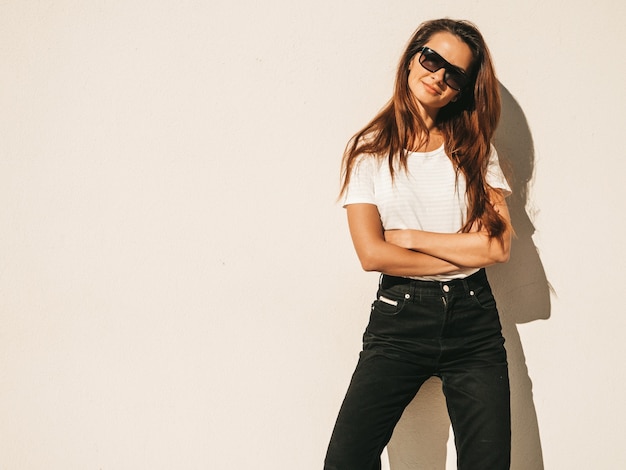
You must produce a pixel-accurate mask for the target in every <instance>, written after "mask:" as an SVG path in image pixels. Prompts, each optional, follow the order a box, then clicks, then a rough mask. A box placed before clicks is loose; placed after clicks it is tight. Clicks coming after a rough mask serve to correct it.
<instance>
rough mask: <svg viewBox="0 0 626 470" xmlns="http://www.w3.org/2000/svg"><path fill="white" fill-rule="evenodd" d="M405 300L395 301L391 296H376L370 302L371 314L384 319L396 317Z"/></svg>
mask: <svg viewBox="0 0 626 470" xmlns="http://www.w3.org/2000/svg"><path fill="white" fill-rule="evenodd" d="M404 303H405V299H396V298H394V297H392V296H385V295H382V294H379V295H378V298H377V299H376V300H374V302H372V313H378V314H380V315H384V316H386V317H393V316H395V315H398V314H399V313H400V312H401V311H402V309H403V308H404Z"/></svg>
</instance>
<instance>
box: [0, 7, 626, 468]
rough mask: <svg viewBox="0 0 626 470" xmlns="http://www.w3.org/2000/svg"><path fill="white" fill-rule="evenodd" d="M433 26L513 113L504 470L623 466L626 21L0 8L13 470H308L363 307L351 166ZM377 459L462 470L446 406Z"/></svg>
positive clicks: (5, 427) (1, 214) (506, 124)
mask: <svg viewBox="0 0 626 470" xmlns="http://www.w3.org/2000/svg"><path fill="white" fill-rule="evenodd" d="M441 16H450V17H455V18H466V19H469V20H471V21H474V22H475V23H476V24H477V25H478V26H479V27H480V29H481V30H482V32H483V34H484V35H485V37H486V39H487V41H488V43H489V45H490V47H491V50H492V54H493V56H494V60H495V63H496V67H497V71H498V74H499V77H500V81H501V85H502V93H503V97H504V109H503V119H502V124H501V127H500V129H499V132H498V136H497V142H496V145H497V147H498V149H499V151H500V152H501V153H502V154H503V155H505V157H506V160H507V161H508V163H509V165H510V166H511V168H513V170H514V172H515V180H514V196H513V197H512V198H511V200H510V203H511V207H512V212H513V217H514V223H515V226H516V229H517V232H518V238H517V240H516V242H515V245H514V251H513V256H512V260H511V262H510V263H509V264H508V265H506V266H498V267H496V268H493V269H490V271H489V275H490V277H491V279H492V281H493V284H494V289H495V290H496V295H497V298H498V302H499V304H500V307H501V310H502V319H503V324H504V329H505V333H506V338H507V348H508V351H509V356H510V359H511V380H512V383H513V386H514V390H513V418H514V446H515V447H514V450H513V452H514V455H513V467H512V468H514V469H517V470H539V469H543V468H548V469H551V470H553V469H554V470H556V469H568V470H569V469H589V468H611V469H612V468H624V467H625V466H626V449H625V448H624V446H623V444H622V443H623V440H624V438H625V437H626V433H625V431H624V429H623V428H622V426H621V423H623V422H624V421H626V409H625V407H624V404H623V403H624V400H623V395H624V385H625V384H626V369H625V368H624V367H623V364H622V363H623V360H622V358H623V357H624V356H625V355H626V344H625V343H624V341H623V340H622V333H623V330H624V327H625V326H626V320H625V318H626V317H625V316H624V312H623V310H624V309H623V308H622V307H621V306H620V304H619V303H618V304H616V303H615V302H614V299H615V298H616V297H619V296H621V293H622V288H621V284H622V282H625V281H626V262H625V261H626V260H625V256H624V251H623V248H622V247H623V243H622V240H621V238H622V234H623V232H624V230H623V229H624V215H623V214H624V213H626V207H625V202H624V196H625V195H626V193H625V190H624V185H623V184H622V183H621V179H622V175H621V170H623V163H622V161H623V158H624V152H623V150H622V149H621V145H619V143H620V142H621V140H622V136H623V133H624V127H625V126H624V124H625V119H624V116H623V112H622V110H623V109H624V107H625V106H626V92H625V91H624V86H623V83H624V78H626V77H625V75H626V59H624V55H623V54H622V53H621V52H620V51H621V44H622V43H623V42H624V39H626V35H625V33H624V32H623V28H622V27H621V25H622V24H623V23H624V21H625V20H626V7H625V6H624V5H622V4H619V5H617V3H616V2H613V1H608V0H599V1H596V2H594V3H593V4H589V3H588V2H582V1H581V0H572V1H569V2H557V1H553V2H537V1H528V2H520V3H518V4H516V5H510V4H508V3H506V2H498V1H493V0H485V1H477V0H474V1H468V0H463V1H461V0H458V1H448V2H437V3H436V4H433V5H427V4H426V3H425V2H415V1H404V0H397V1H390V2H379V1H370V0H367V1H358V2H357V1H354V0H350V1H345V2H336V1H332V2H331V1H329V0H320V1H318V2H293V1H287V0H275V1H272V2H252V1H238V2H237V1H235V2H231V1H229V2H225V1H220V0H214V1H211V2H199V1H192V0H178V1H170V0H161V1H156V2H154V1H153V2H148V1H146V0H107V1H102V2H80V1H77V0H57V1H54V2H42V1H35V0H23V1H19V2H18V1H2V2H0V108H1V109H2V113H0V371H1V373H0V416H1V419H0V442H1V443H2V452H0V468H1V469H2V470H35V469H46V470H49V469H55V470H56V469H63V470H71V469H77V470H78V469H81V470H82V469H111V470H117V469H142V468H150V469H171V468H181V469H221V470H231V469H232V470H241V469H249V468H250V469H251V468H254V469H286V470H292V469H302V470H308V469H311V470H313V469H318V468H321V461H322V459H323V455H324V452H325V447H326V444H327V440H328V438H329V435H330V431H331V428H332V425H333V422H334V419H335V415H336V412H337V409H338V406H339V404H340V401H341V399H342V397H343V393H344V392H345V388H346V386H347V383H348V380H349V376H350V373H351V371H352V369H353V367H354V364H355V361H356V358H357V353H358V349H359V342H360V336H361V332H362V329H363V327H364V326H365V323H366V321H367V315H368V312H369V303H370V301H371V297H372V295H373V290H374V289H375V284H376V276H375V275H373V274H371V273H363V272H361V271H360V269H359V266H358V263H357V260H356V257H355V255H354V254H353V251H352V247H351V243H350V240H349V237H348V234H347V228H346V224H345V220H344V217H345V216H344V214H343V210H342V209H341V208H340V207H339V205H337V204H336V202H335V198H336V195H337V189H338V167H339V160H340V156H341V152H342V150H343V146H344V145H345V142H346V141H347V139H348V138H349V137H350V135H351V134H352V133H353V132H354V131H356V130H357V129H358V128H359V127H361V126H362V125H363V124H364V123H365V122H366V121H367V120H368V119H369V118H370V117H371V116H372V115H373V113H375V112H376V110H378V109H379V108H380V107H381V106H382V105H383V104H384V103H385V101H386V100H387V99H388V98H389V96H390V93H391V86H392V81H393V75H394V68H395V64H396V61H397V60H398V58H399V55H400V53H401V51H402V50H403V47H404V44H405V41H406V40H407V39H408V37H409V35H410V34H411V33H412V31H413V30H414V29H415V27H416V26H417V24H418V23H419V22H421V21H422V20H425V19H429V18H434V17H441ZM596 294H598V295H596ZM599 294H602V295H599ZM388 454H389V459H390V461H391V468H392V469H393V470H404V469H407V470H408V469H416V468H422V467H420V465H426V466H427V468H437V469H446V468H448V469H451V468H454V450H453V446H452V444H451V440H450V432H449V425H448V422H447V417H446V415H445V409H444V403H443V401H442V399H441V394H440V391H439V386H438V384H437V382H436V381H432V382H430V383H429V384H428V385H427V387H426V388H425V389H424V390H423V391H422V392H421V393H420V394H419V395H418V397H417V398H416V400H415V401H414V402H413V403H412V404H411V406H410V407H409V408H408V409H407V412H406V413H405V416H404V418H403V420H402V421H401V423H400V425H399V426H398V428H397V430H396V433H395V435H394V438H393V441H392V443H391V444H390V446H389V449H388ZM387 468H388V466H387Z"/></svg>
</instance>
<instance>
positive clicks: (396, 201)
mask: <svg viewBox="0 0 626 470" xmlns="http://www.w3.org/2000/svg"><path fill="white" fill-rule="evenodd" d="M395 170H396V171H395V175H394V176H395V180H394V181H393V183H392V180H391V173H390V171H389V164H388V161H387V159H386V158H385V159H379V158H376V157H374V156H371V155H363V156H361V157H359V159H358V161H357V162H356V165H355V167H354V169H353V171H352V174H351V176H350V184H349V185H348V188H347V191H346V195H345V198H344V207H345V206H347V205H349V204H358V203H365V204H374V205H376V206H377V207H378V212H379V213H380V218H381V221H382V224H383V228H384V229H385V230H392V229H414V230H424V231H428V232H439V233H456V232H458V231H459V230H461V228H462V227H463V225H464V224H465V221H466V220H467V200H466V196H465V187H466V184H465V178H464V176H463V175H462V174H461V173H460V174H459V176H458V184H457V178H456V172H455V170H454V166H453V164H452V161H451V160H450V158H449V157H448V156H447V155H446V153H445V151H444V148H443V145H442V146H441V147H440V148H438V149H437V150H433V151H431V152H409V155H408V159H407V171H405V170H404V169H403V168H402V167H401V166H400V164H399V163H398V164H397V165H396V167H395ZM486 182H487V184H489V185H490V186H491V187H493V188H498V189H502V190H503V192H504V194H505V195H506V196H508V195H509V194H511V188H510V187H509V185H508V183H507V181H506V179H505V177H504V174H503V173H502V169H501V168H500V163H499V161H498V154H497V152H496V149H495V148H494V147H493V146H492V147H491V156H490V158H489V164H488V167H487V174H486ZM476 271H478V269H475V268H469V269H464V270H462V271H458V272H454V273H449V274H445V275H435V276H425V277H416V278H415V279H427V280H438V281H443V280H450V279H455V278H462V277H465V276H468V275H470V274H473V273H475V272H476Z"/></svg>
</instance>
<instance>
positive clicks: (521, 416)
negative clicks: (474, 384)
mask: <svg viewBox="0 0 626 470" xmlns="http://www.w3.org/2000/svg"><path fill="white" fill-rule="evenodd" d="M500 92H501V94H502V117H501V120H500V125H499V127H498V130H497V132H496V136H495V147H496V149H497V150H498V155H499V157H500V160H501V165H502V167H503V169H504V171H505V173H507V177H509V181H510V183H511V188H512V190H513V194H512V195H511V196H510V197H509V198H508V200H507V202H508V204H509V210H510V212H511V219H512V223H513V226H514V228H515V231H516V234H517V237H516V238H515V239H514V240H513V245H512V248H511V259H510V260H509V262H508V263H506V264H501V265H497V266H492V267H490V268H488V269H487V274H488V276H489V281H490V283H491V286H492V288H493V292H494V295H495V297H496V300H497V302H498V309H499V311H500V318H501V322H502V330H503V334H504V337H505V339H506V349H507V353H508V359H509V375H510V380H511V418H512V439H513V442H512V455H511V469H512V470H543V468H544V466H543V455H542V450H541V440H540V437H539V425H538V422H537V414H536V411H535V404H534V402H533V393H532V382H531V380H530V377H529V375H528V369H527V367H526V358H525V356H524V350H523V349H522V343H521V341H520V336H519V332H518V331H517V326H516V325H517V324H518V323H528V322H531V321H534V320H540V319H547V318H549V317H550V285H549V283H548V280H547V279H546V275H545V272H544V269H543V265H542V263H541V260H540V258H539V255H538V253H537V249H536V247H535V245H534V243H533V240H532V235H533V233H534V231H535V227H534V226H533V224H532V222H531V220H530V218H529V216H528V214H527V213H526V202H527V194H528V185H529V182H530V180H531V179H532V176H533V169H534V150H533V142H532V137H531V134H530V129H529V127H528V123H527V122H526V118H525V117H524V113H523V112H522V110H521V108H520V107H519V105H518V104H517V102H516V101H515V99H514V98H513V96H512V95H511V94H510V93H509V92H508V90H507V89H506V88H504V87H503V86H502V85H500ZM449 429H450V420H449V418H448V413H447V411H446V404H445V399H444V397H443V394H442V392H441V381H440V380H439V379H435V378H433V379H430V380H429V381H428V382H426V383H425V384H424V386H423V387H422V389H421V390H420V392H419V394H418V395H417V396H416V397H415V399H414V400H413V401H412V402H411V403H410V404H409V406H408V407H407V408H406V410H405V412H404V414H403V415H402V419H401V420H400V422H399V423H398V425H397V426H396V429H395V431H394V434H393V437H392V439H391V441H390V442H389V445H388V447H387V453H388V455H389V463H390V467H391V469H392V470H416V469H422V468H428V469H437V470H445V468H446V451H447V441H448V438H449Z"/></svg>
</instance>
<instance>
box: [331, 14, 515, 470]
mask: <svg viewBox="0 0 626 470" xmlns="http://www.w3.org/2000/svg"><path fill="white" fill-rule="evenodd" d="M499 116H500V96H499V92H498V82H497V79H496V76H495V72H494V69H493V65H492V63H491V58H490V55H489V51H488V49H487V46H486V44H485V42H484V40H483V38H482V36H481V34H480V33H479V31H478V30H477V29H476V27H475V26H474V25H472V24H471V23H468V22H465V21H454V20H449V19H441V20H434V21H428V22H425V23H423V24H422V25H420V27H419V28H418V29H417V31H416V32H415V33H414V35H413V37H412V38H411V40H410V41H409V44H408V47H407V49H406V51H405V52H404V54H403V56H402V58H401V60H400V64H399V66H398V71H397V74H396V84H395V90H394V94H393V98H392V99H391V100H390V101H389V103H388V104H387V105H386V106H385V107H384V108H383V110H382V111H381V112H380V113H379V114H378V115H377V116H376V117H375V118H374V119H373V120H372V121H371V122H370V123H369V124H368V125H367V126H366V127H365V128H364V129H363V130H361V131H360V132H359V133H357V134H356V135H355V136H354V137H353V138H352V140H351V141H350V143H349V144H348V146H347V148H346V152H345V155H344V159H343V173H342V174H343V187H342V194H343V196H344V198H345V200H344V202H345V207H346V209H347V214H348V224H349V227H350V233H351V236H352V240H353V243H354V247H355V250H356V253H357V255H358V258H359V260H360V262H361V265H362V267H363V269H365V270H366V271H378V272H380V273H382V274H381V277H380V282H379V286H378V292H377V295H376V299H375V300H374V302H373V304H372V309H371V315H370V321H369V324H368V326H367V328H366V330H365V333H364V335H363V350H362V351H361V353H360V357H359V362H358V365H357V367H356V370H355V372H354V375H353V376H352V381H351V383H350V386H349V388H348V391H347V394H346V397H345V399H344V402H343V405H342V407H341V410H340V412H339V416H338V418H337V422H336V424H335V428H334V431H333V434H332V437H331V441H330V444H329V448H328V453H327V455H326V460H325V467H324V468H325V469H326V470H374V469H380V466H381V463H380V454H381V452H382V450H383V449H384V447H385V446H386V444H387V442H388V441H389V439H390V438H391V434H392V432H393V429H394V427H395V425H396V423H397V421H398V420H399V418H400V416H401V414H402V412H403V410H404V408H405V407H406V406H407V404H408V403H409V402H410V401H411V400H412V399H413V397H414V396H415V394H416V393H417V391H418V390H419V388H420V386H421V385H422V384H423V383H424V382H425V381H426V380H427V379H428V378H429V377H431V376H437V377H440V378H441V381H442V384H443V391H444V394H445V396H446V402H447V407H448V412H449V415H450V420H451V422H452V426H453V429H454V436H455V444H456V449H457V461H458V468H459V469H462V470H500V469H508V468H509V461H510V434H511V432H510V409H509V408H510V406H509V380H508V369H507V359H506V352H505V349H504V339H503V337H502V334H501V325H500V321H499V317H498V311H497V310H496V304H495V301H494V298H493V295H492V293H491V289H490V287H489V283H488V281H487V277H486V275H485V270H484V267H486V266H489V265H491V264H494V263H501V262H506V261H507V260H508V258H509V249H510V240H511V233H512V229H511V225H510V218H509V213H508V209H507V206H506V202H505V197H506V196H507V195H508V194H509V193H510V189H509V186H508V184H507V181H506V179H505V178H504V175H503V173H502V171H501V169H500V166H499V163H498V157H497V154H496V151H495V149H494V148H493V146H492V145H491V139H492V137H493V133H494V131H495V128H496V126H497V123H498V119H499Z"/></svg>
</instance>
